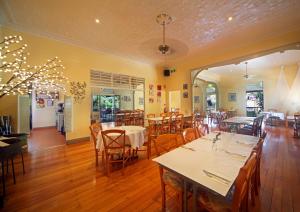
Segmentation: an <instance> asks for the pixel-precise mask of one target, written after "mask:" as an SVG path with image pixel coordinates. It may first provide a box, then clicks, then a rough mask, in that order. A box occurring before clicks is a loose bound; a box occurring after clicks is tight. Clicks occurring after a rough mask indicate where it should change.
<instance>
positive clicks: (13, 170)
mask: <svg viewBox="0 0 300 212" xmlns="http://www.w3.org/2000/svg"><path fill="white" fill-rule="evenodd" d="M11 168H12V173H13V178H14V184H16V175H15V166H14V159H13V158H11Z"/></svg>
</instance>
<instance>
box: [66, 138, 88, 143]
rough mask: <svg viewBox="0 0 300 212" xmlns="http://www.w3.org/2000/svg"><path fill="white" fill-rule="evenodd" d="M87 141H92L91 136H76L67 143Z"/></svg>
mask: <svg viewBox="0 0 300 212" xmlns="http://www.w3.org/2000/svg"><path fill="white" fill-rule="evenodd" d="M86 141H90V137H83V138H75V139H71V140H67V141H66V144H77V143H80V142H86Z"/></svg>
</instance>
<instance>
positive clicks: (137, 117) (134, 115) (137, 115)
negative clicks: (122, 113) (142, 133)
mask: <svg viewBox="0 0 300 212" xmlns="http://www.w3.org/2000/svg"><path fill="white" fill-rule="evenodd" d="M131 116H132V117H131V118H132V121H131V124H132V125H136V126H140V111H139V110H135V111H133V113H132V114H131Z"/></svg>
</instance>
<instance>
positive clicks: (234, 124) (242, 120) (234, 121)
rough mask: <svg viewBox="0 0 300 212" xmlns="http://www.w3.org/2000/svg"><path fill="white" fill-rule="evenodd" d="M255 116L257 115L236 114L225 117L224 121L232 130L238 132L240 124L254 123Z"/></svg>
mask: <svg viewBox="0 0 300 212" xmlns="http://www.w3.org/2000/svg"><path fill="white" fill-rule="evenodd" d="M255 118H256V117H247V116H234V117H231V118H228V119H224V120H222V122H223V123H226V124H227V125H229V126H230V131H231V132H237V130H238V128H239V127H240V125H252V124H253V122H254V119H255Z"/></svg>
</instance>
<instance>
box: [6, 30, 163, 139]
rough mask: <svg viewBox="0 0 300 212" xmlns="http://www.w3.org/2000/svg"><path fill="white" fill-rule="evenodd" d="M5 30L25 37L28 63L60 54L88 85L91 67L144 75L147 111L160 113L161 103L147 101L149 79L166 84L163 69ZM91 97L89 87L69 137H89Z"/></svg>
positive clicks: (71, 72) (73, 78) (76, 77)
mask: <svg viewBox="0 0 300 212" xmlns="http://www.w3.org/2000/svg"><path fill="white" fill-rule="evenodd" d="M2 30H3V31H2V32H3V34H4V35H11V34H12V35H14V34H18V35H21V36H22V37H23V39H24V42H26V43H27V44H28V51H29V52H30V56H29V58H28V64H34V65H38V64H43V63H44V62H46V60H47V59H50V58H52V57H55V56H58V57H59V58H60V59H61V60H62V61H63V65H64V66H65V67H66V70H65V75H66V76H67V77H69V79H70V81H81V82H82V81H85V82H87V85H88V86H87V87H88V88H89V71H90V70H91V69H93V70H101V71H106V72H114V73H121V74H127V75H131V76H138V77H143V78H145V81H146V85H145V87H146V92H145V94H146V95H145V102H146V104H145V111H146V113H156V114H159V113H160V111H161V103H158V102H157V101H155V102H154V103H153V104H148V94H149V92H148V88H149V82H151V83H152V84H154V85H156V84H161V85H162V84H164V79H163V77H162V74H161V71H157V70H156V68H155V67H153V66H150V65H148V64H145V63H139V62H136V61H133V60H128V59H125V58H121V57H118V56H114V55H109V54H104V53H101V52H96V51H92V50H89V49H86V48H81V47H78V46H73V45H68V44H65V43H62V42H58V41H55V40H51V39H48V38H44V37H38V36H34V35H31V34H27V33H23V32H17V31H14V30H12V29H8V28H2ZM90 96H91V95H90V89H87V95H86V98H85V99H84V101H83V102H82V103H81V104H74V117H73V132H70V133H67V140H71V139H76V138H81V137H86V136H89V129H88V126H89V124H90V110H91V106H90V104H91V99H90ZM163 102H164V101H163ZM1 104H2V103H1Z"/></svg>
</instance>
